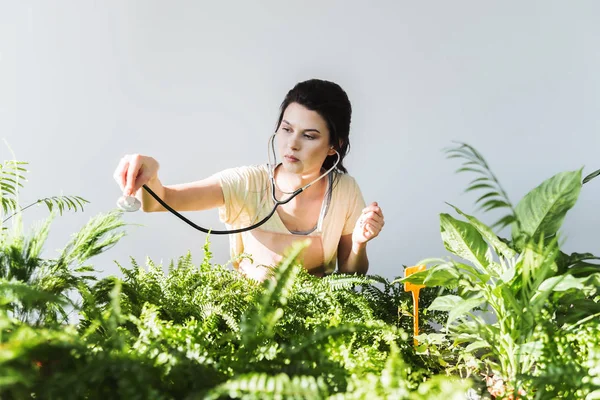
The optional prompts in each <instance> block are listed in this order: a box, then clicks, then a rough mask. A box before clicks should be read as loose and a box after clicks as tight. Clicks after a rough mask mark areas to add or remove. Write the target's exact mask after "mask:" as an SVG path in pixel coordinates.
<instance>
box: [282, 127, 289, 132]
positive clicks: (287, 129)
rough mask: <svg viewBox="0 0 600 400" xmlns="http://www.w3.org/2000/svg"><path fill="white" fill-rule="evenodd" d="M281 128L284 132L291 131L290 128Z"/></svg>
mask: <svg viewBox="0 0 600 400" xmlns="http://www.w3.org/2000/svg"><path fill="white" fill-rule="evenodd" d="M281 129H282V130H283V131H284V132H291V129H290V128H287V127H283V128H281Z"/></svg>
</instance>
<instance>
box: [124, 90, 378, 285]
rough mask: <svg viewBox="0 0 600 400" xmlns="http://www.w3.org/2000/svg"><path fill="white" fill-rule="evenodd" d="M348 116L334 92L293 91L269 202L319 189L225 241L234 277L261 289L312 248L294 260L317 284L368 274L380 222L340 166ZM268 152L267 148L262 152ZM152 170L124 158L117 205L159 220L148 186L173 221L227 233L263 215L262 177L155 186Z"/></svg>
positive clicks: (144, 160)
mask: <svg viewBox="0 0 600 400" xmlns="http://www.w3.org/2000/svg"><path fill="white" fill-rule="evenodd" d="M351 115H352V107H351V105H350V101H349V99H348V96H347V95H346V92H344V90H343V89H342V88H341V87H340V86H339V85H337V84H335V83H333V82H328V81H323V80H318V79H312V80H308V81H305V82H300V83H298V84H297V85H296V86H295V87H294V88H293V89H292V90H290V91H289V92H288V94H287V96H286V97H285V99H284V101H283V103H282V104H281V109H280V115H279V120H278V122H277V129H276V132H275V135H273V138H272V140H274V141H275V142H276V145H277V150H278V152H279V154H280V156H281V158H282V162H281V163H280V164H278V165H277V166H276V167H275V169H274V172H273V174H274V181H275V195H276V198H277V199H280V200H282V199H286V198H287V197H289V196H290V193H292V192H294V191H295V190H296V189H298V188H300V187H302V186H304V185H306V184H308V183H310V182H312V181H314V180H316V179H317V178H319V176H321V175H323V174H324V173H325V172H326V171H327V170H330V169H331V170H332V171H331V172H330V173H328V174H326V175H325V176H324V177H323V178H322V179H318V180H317V181H316V182H315V183H314V184H313V185H312V186H310V187H308V188H307V189H306V190H304V191H303V192H302V193H301V194H300V195H298V196H296V197H295V198H293V199H292V200H291V201H290V202H288V203H286V204H283V205H280V206H279V207H278V208H277V211H276V213H275V214H274V215H273V216H272V217H271V218H270V219H269V220H268V221H267V222H266V223H265V224H264V225H261V226H260V227H259V228H256V229H253V230H251V231H248V232H243V233H237V234H233V235H230V247H231V255H232V257H234V258H235V257H236V256H238V255H240V254H241V253H246V254H249V255H250V256H251V259H248V258H241V259H240V260H239V261H235V262H234V267H235V268H237V269H239V270H240V271H241V272H243V273H244V274H245V275H247V276H249V277H251V278H254V279H257V280H263V279H265V277H266V275H267V272H268V268H269V266H273V265H276V264H277V263H278V262H279V261H280V260H281V259H282V257H283V256H284V253H285V251H286V249H288V248H289V247H290V246H291V244H292V243H293V242H295V241H298V240H305V239H307V238H308V239H310V240H309V242H310V244H309V246H308V247H307V248H306V249H305V250H304V251H303V253H302V254H301V257H302V261H303V265H304V267H305V268H306V269H307V270H308V271H309V272H310V273H312V274H314V275H317V276H324V275H327V274H330V273H332V272H333V271H334V270H335V266H336V261H337V264H338V271H339V272H341V273H360V274H365V273H366V272H367V270H368V267H369V261H368V258H367V249H366V245H367V242H368V241H370V240H372V239H373V238H375V237H377V236H378V235H379V232H380V231H381V229H382V227H383V225H384V217H383V213H382V211H381V208H380V207H379V206H378V205H377V203H375V202H374V203H372V204H371V205H369V206H367V207H365V202H364V200H363V197H362V194H361V192H360V189H359V187H358V185H357V184H356V182H355V180H354V178H352V177H351V176H350V175H348V174H347V171H346V168H345V167H344V165H343V160H344V157H345V156H346V154H347V152H348V149H349V147H350V142H349V134H350V120H351ZM270 145H273V142H271V143H270ZM158 169H159V164H158V162H157V161H156V160H155V159H153V158H151V157H147V156H142V155H139V154H134V155H126V156H125V157H123V159H122V160H121V162H120V163H119V166H118V167H117V169H116V171H115V175H114V177H115V179H116V181H117V183H118V184H119V185H120V187H121V190H122V191H123V193H124V195H126V196H128V195H131V196H133V195H135V196H136V197H137V198H138V199H140V200H141V202H142V209H143V210H144V211H146V212H154V211H165V208H164V207H163V206H162V205H160V204H159V203H158V202H157V201H156V200H155V199H154V198H153V197H151V196H150V195H149V194H148V193H147V192H146V191H144V190H140V188H141V187H142V185H144V184H146V185H147V186H148V187H149V188H150V189H151V190H152V191H154V192H155V193H156V194H157V195H158V196H159V197H160V198H162V199H163V200H164V201H165V202H166V203H167V204H169V205H170V206H171V207H172V208H174V209H175V210H178V211H195V210H207V209H211V208H218V209H219V217H220V220H221V221H222V222H224V223H225V224H226V225H227V226H228V228H229V229H237V228H242V227H246V226H249V225H252V224H253V223H256V222H257V221H260V220H261V219H262V218H264V216H265V215H268V213H269V211H271V210H272V208H273V206H274V202H273V200H272V198H271V185H270V178H269V167H268V166H266V165H260V166H247V167H239V168H231V169H227V170H225V171H222V172H220V173H217V174H215V175H213V176H211V177H209V178H207V179H204V180H200V181H197V182H191V183H185V184H179V185H170V186H163V185H162V184H161V182H160V180H159V179H158Z"/></svg>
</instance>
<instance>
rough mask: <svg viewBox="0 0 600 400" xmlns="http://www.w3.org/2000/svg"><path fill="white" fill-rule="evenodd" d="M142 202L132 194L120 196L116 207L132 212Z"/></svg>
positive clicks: (138, 207)
mask: <svg viewBox="0 0 600 400" xmlns="http://www.w3.org/2000/svg"><path fill="white" fill-rule="evenodd" d="M141 206H142V202H141V201H139V200H138V199H137V198H136V197H134V196H121V197H119V200H117V207H119V209H121V210H123V211H127V212H134V211H137V210H139V209H140V207H141Z"/></svg>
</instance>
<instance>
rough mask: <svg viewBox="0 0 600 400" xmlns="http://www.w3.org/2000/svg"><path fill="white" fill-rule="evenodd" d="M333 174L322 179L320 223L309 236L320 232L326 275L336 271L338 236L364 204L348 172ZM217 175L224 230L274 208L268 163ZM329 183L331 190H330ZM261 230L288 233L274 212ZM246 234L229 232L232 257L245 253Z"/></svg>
mask: <svg viewBox="0 0 600 400" xmlns="http://www.w3.org/2000/svg"><path fill="white" fill-rule="evenodd" d="M332 174H335V177H333V179H329V176H327V177H324V178H323V179H328V180H329V186H328V191H327V192H328V193H327V194H326V195H325V198H324V199H323V205H322V207H321V217H320V218H319V223H318V224H317V226H316V228H315V230H314V231H312V232H310V234H311V235H315V234H320V235H321V237H322V240H323V253H324V254H323V256H324V260H325V265H324V267H325V273H326V274H330V273H332V272H333V271H334V270H335V266H336V261H337V249H338V244H339V242H340V237H341V236H342V235H348V234H351V233H352V231H353V230H354V226H355V224H356V221H357V220H358V218H359V217H360V215H361V213H362V210H363V208H364V207H365V201H364V199H363V196H362V193H361V191H360V188H359V187H358V185H357V183H356V181H355V180H354V178H352V177H351V176H350V175H348V174H339V173H332ZM217 176H218V178H219V182H220V184H221V188H222V189H223V196H224V198H225V204H224V205H223V206H221V207H220V208H219V218H220V220H221V222H223V223H225V224H226V225H227V229H238V228H243V227H246V226H250V225H252V224H254V223H256V222H258V221H260V220H261V219H262V218H264V217H265V216H267V215H268V214H269V212H270V211H271V209H272V208H273V200H272V198H271V182H270V179H269V170H268V166H267V165H257V166H246V167H238V168H230V169H226V170H224V171H222V172H220V173H218V174H217ZM331 183H333V190H329V189H331ZM286 196H289V195H286ZM300 196H302V194H300ZM285 198H287V197H284V199H285ZM260 229H263V230H266V231H271V232H279V233H290V231H289V230H288V229H287V228H286V227H285V225H284V224H283V221H281V218H279V215H278V214H277V212H275V213H274V214H273V216H272V217H271V218H270V219H269V220H268V221H267V222H265V224H264V225H262V226H261V227H260ZM292 233H296V232H292ZM307 233H309V232H307ZM245 234H247V232H242V233H237V234H233V235H229V244H230V254H231V257H232V258H233V257H236V256H238V255H239V254H241V253H243V252H244V239H245ZM234 267H236V268H237V267H238V265H237V263H234Z"/></svg>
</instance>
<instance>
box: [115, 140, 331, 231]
mask: <svg viewBox="0 0 600 400" xmlns="http://www.w3.org/2000/svg"><path fill="white" fill-rule="evenodd" d="M274 141H275V134H273V135H272V136H271V138H270V139H269V146H268V150H267V152H268V157H269V163H268V167H269V179H270V181H271V198H272V199H273V202H274V205H273V209H272V210H271V212H270V213H269V214H268V215H267V216H266V217H264V218H263V219H261V220H260V221H258V222H257V223H255V224H253V225H250V226H247V227H245V228H239V229H229V230H213V229H206V228H203V227H201V226H199V225H196V224H195V223H193V222H192V221H190V220H189V219H187V218H186V217H184V216H183V215H181V214H180V213H178V212H177V211H175V210H174V209H173V208H172V207H171V206H169V205H168V204H167V203H165V202H164V201H163V199H161V198H160V197H158V195H157V194H156V193H154V192H153V191H152V189H150V188H149V187H148V186H147V185H145V184H144V185H143V186H142V187H143V188H144V190H145V191H147V192H148V194H150V196H152V197H154V199H155V200H156V201H157V202H159V203H160V205H162V206H163V207H164V208H166V209H167V210H168V211H170V212H172V213H173V214H175V216H177V217H179V218H180V219H181V220H182V221H184V222H185V223H187V224H188V225H190V226H191V227H192V228H195V229H197V230H199V231H202V232H204V233H210V234H211V235H231V234H234V233H241V232H246V231H250V230H252V229H255V228H258V227H259V226H261V225H263V224H264V223H265V222H267V221H268V220H269V218H271V217H272V216H273V214H275V211H276V210H277V207H278V206H280V205H282V204H287V203H289V202H290V201H291V200H292V199H293V198H294V197H296V196H298V195H299V194H300V193H302V192H303V191H304V190H306V189H308V188H309V187H311V186H312V185H313V184H315V183H316V182H318V181H319V180H321V179H323V177H325V176H327V175H328V174H329V173H330V172H331V171H333V170H334V169H335V168H336V167H337V165H338V164H339V162H340V153H338V151H337V150H335V149H333V151H335V154H336V155H337V160H336V161H335V164H333V166H332V167H331V168H329V169H328V170H327V171H325V172H324V173H323V174H322V175H321V176H319V177H318V178H317V179H315V180H313V181H312V182H310V183H308V184H306V185H304V186H302V187H301V188H299V189H296V190H294V191H293V192H284V191H281V192H282V193H283V194H289V195H290V197H288V198H287V199H285V200H278V199H277V197H276V196H275V167H276V166H277V156H276V155H275V144H274ZM271 152H273V159H274V162H273V164H271ZM141 205H142V203H141V202H140V201H139V200H138V199H137V198H136V197H134V196H121V197H120V198H119V200H117V207H119V208H120V209H121V210H123V211H127V212H134V211H137V210H139V209H140V207H141Z"/></svg>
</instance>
